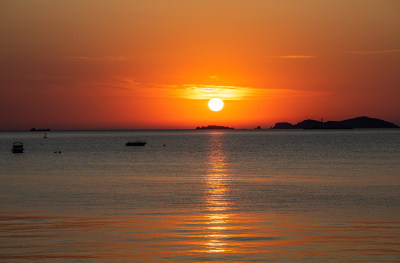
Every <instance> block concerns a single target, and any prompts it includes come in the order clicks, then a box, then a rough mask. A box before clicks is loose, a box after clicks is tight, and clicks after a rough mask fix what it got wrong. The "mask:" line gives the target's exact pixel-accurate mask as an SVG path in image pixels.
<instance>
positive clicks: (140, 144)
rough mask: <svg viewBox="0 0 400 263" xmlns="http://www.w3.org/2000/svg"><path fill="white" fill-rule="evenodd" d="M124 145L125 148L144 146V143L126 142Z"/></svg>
mask: <svg viewBox="0 0 400 263" xmlns="http://www.w3.org/2000/svg"><path fill="white" fill-rule="evenodd" d="M125 145H126V146H145V145H146V142H141V141H133V142H127V143H126V144H125Z"/></svg>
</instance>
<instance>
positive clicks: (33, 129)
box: [31, 127, 50, 131]
mask: <svg viewBox="0 0 400 263" xmlns="http://www.w3.org/2000/svg"><path fill="white" fill-rule="evenodd" d="M31 131H50V129H36V128H35V127H33V128H32V129H31Z"/></svg>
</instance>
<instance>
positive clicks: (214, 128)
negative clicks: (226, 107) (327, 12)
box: [196, 125, 234, 130]
mask: <svg viewBox="0 0 400 263" xmlns="http://www.w3.org/2000/svg"><path fill="white" fill-rule="evenodd" d="M227 129H228V130H233V129H234V128H231V127H225V126H218V125H208V126H201V127H196V130H227Z"/></svg>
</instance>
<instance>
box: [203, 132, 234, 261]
mask: <svg viewBox="0 0 400 263" xmlns="http://www.w3.org/2000/svg"><path fill="white" fill-rule="evenodd" d="M223 140H224V134H223V133H218V132H216V133H212V134H210V142H209V152H208V169H207V175H206V176H205V180H206V186H207V188H206V200H205V203H206V205H207V209H208V212H209V213H208V214H207V215H206V220H205V221H206V222H207V223H206V224H207V230H208V232H209V234H208V235H207V238H208V242H207V243H206V245H205V246H206V251H207V252H209V253H222V252H224V253H226V252H233V251H227V250H228V248H227V243H226V242H225V241H224V240H226V239H227V237H228V236H227V234H226V230H227V228H228V227H227V225H228V222H229V221H230V220H231V218H230V216H231V215H230V213H229V211H228V210H229V209H230V202H229V200H228V197H227V193H228V188H227V187H226V182H227V181H229V180H230V178H229V174H228V173H227V172H226V168H225V166H226V162H225V155H224V152H223Z"/></svg>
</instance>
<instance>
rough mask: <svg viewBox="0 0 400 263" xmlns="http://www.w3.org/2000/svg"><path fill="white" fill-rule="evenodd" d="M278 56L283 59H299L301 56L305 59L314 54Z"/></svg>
mask: <svg viewBox="0 0 400 263" xmlns="http://www.w3.org/2000/svg"><path fill="white" fill-rule="evenodd" d="M279 58H284V59H286V58H288V59H299V58H300V59H301V58H305V59H308V58H315V56H307V55H291V56H280V57H279Z"/></svg>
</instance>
